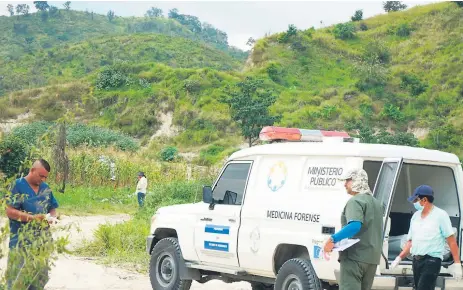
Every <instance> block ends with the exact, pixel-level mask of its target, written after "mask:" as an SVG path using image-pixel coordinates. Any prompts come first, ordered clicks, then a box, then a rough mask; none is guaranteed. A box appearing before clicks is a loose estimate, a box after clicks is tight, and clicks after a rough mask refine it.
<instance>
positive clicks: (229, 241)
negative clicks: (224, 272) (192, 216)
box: [194, 161, 252, 267]
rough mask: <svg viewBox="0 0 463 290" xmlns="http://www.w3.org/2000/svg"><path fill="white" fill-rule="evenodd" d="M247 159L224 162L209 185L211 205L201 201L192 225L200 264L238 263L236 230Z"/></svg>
mask: <svg viewBox="0 0 463 290" xmlns="http://www.w3.org/2000/svg"><path fill="white" fill-rule="evenodd" d="M251 164H252V163H251V162H250V161H233V162H230V163H228V164H226V165H225V166H224V169H223V171H222V172H221V174H220V175H219V178H218V179H217V181H216V183H215V184H214V185H213V186H212V196H213V199H214V203H213V204H212V205H210V204H206V203H204V204H203V206H204V208H203V209H202V210H201V211H200V212H199V214H198V216H197V220H196V227H195V238H194V239H195V248H196V253H197V254H198V257H199V260H200V261H201V262H202V263H203V264H215V265H223V266H229V267H230V266H232V267H238V266H239V263H238V254H237V242H238V230H239V226H240V222H241V204H242V202H243V200H244V195H245V191H246V186H247V183H248V178H249V172H250V169H251Z"/></svg>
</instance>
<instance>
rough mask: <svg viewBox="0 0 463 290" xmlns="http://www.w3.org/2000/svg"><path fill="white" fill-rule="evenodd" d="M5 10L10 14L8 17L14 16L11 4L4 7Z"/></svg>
mask: <svg viewBox="0 0 463 290" xmlns="http://www.w3.org/2000/svg"><path fill="white" fill-rule="evenodd" d="M6 8H7V9H8V12H10V16H13V15H14V6H13V5H11V4H8V5H6Z"/></svg>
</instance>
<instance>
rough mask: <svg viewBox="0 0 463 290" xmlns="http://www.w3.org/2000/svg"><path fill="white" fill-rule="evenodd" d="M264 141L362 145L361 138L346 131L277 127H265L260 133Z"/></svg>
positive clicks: (260, 137)
mask: <svg viewBox="0 0 463 290" xmlns="http://www.w3.org/2000/svg"><path fill="white" fill-rule="evenodd" d="M259 139H260V140H262V141H269V142H270V143H274V142H336V143H337V142H348V143H360V139H359V138H353V137H351V136H349V134H348V133H347V132H344V131H325V130H310V129H298V128H285V127H277V126H266V127H263V128H262V130H261V131H260V133H259Z"/></svg>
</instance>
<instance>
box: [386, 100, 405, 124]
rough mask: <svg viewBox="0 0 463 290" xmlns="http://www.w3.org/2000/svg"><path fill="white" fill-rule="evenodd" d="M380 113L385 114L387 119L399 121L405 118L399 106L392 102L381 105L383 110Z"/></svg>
mask: <svg viewBox="0 0 463 290" xmlns="http://www.w3.org/2000/svg"><path fill="white" fill-rule="evenodd" d="M381 115H383V116H386V117H388V118H389V119H391V120H394V121H396V122H401V121H403V120H404V119H405V116H404V114H403V113H402V112H401V111H400V108H399V107H397V106H394V105H393V104H386V105H385V106H384V107H383V111H382V112H381Z"/></svg>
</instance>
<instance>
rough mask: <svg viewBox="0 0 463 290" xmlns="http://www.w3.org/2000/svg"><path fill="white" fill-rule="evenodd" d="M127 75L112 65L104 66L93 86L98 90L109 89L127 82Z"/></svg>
mask: <svg viewBox="0 0 463 290" xmlns="http://www.w3.org/2000/svg"><path fill="white" fill-rule="evenodd" d="M129 83H130V79H129V78H128V76H127V75H126V74H125V73H124V72H122V71H121V70H119V69H116V68H114V67H110V68H106V69H104V70H103V71H102V72H100V73H99V74H98V77H97V79H96V83H95V86H96V88H97V89H99V90H109V89H113V88H118V87H121V86H122V85H124V84H129Z"/></svg>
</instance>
